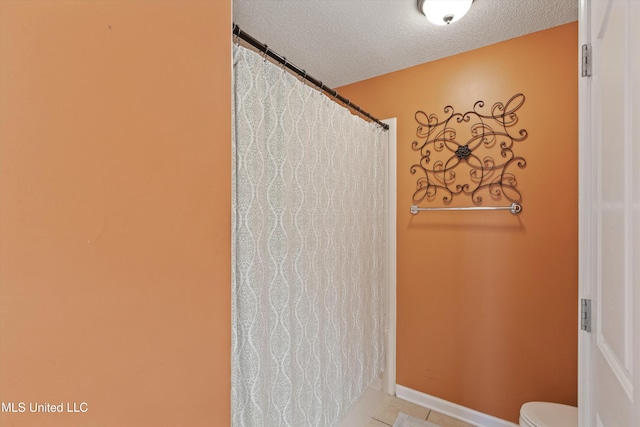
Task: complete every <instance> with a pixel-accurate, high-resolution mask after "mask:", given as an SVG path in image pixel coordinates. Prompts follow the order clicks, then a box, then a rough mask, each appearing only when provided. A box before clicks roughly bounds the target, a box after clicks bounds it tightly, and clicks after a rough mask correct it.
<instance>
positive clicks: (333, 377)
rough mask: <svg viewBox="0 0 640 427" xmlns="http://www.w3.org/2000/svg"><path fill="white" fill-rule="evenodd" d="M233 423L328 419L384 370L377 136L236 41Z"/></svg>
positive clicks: (295, 424)
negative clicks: (238, 44) (237, 44)
mask: <svg viewBox="0 0 640 427" xmlns="http://www.w3.org/2000/svg"><path fill="white" fill-rule="evenodd" d="M234 94H235V96H234V159H233V162H234V169H233V172H234V192H233V206H234V212H233V236H232V239H233V246H234V247H233V253H234V259H233V264H234V266H233V305H232V307H233V308H232V316H233V321H232V322H233V334H232V339H233V342H232V345H233V349H232V364H233V366H232V419H233V426H234V427H239V426H244V427H278V426H290V427H303V426H320V427H330V426H335V425H336V424H337V423H338V422H339V420H340V417H341V416H343V415H344V413H345V412H346V410H347V409H348V408H349V406H350V405H351V404H352V403H353V402H354V401H355V400H357V399H358V398H359V397H360V395H361V394H362V392H363V391H364V390H365V389H366V387H367V386H368V385H370V383H371V382H372V381H373V380H374V379H375V378H376V377H378V376H379V374H380V373H381V372H382V370H383V366H384V348H383V333H384V319H383V316H384V314H383V301H384V295H383V289H384V286H383V283H384V266H383V254H384V244H385V241H384V216H385V206H384V191H385V187H384V185H385V175H384V174H385V165H386V157H385V156H386V154H385V153H386V149H385V144H386V141H387V136H386V133H385V132H384V130H382V129H381V128H380V127H379V126H377V125H374V124H371V123H367V122H365V121H364V120H362V119H361V118H359V117H356V116H354V115H352V114H351V113H350V112H349V111H348V110H346V109H345V108H343V107H341V106H339V105H338V104H336V103H335V102H333V101H332V100H331V99H329V98H328V97H327V96H324V95H323V94H321V93H320V92H318V91H316V90H314V89H311V88H310V87H308V86H306V85H305V84H304V83H302V82H300V81H299V80H298V79H296V78H295V77H293V76H292V75H290V74H289V73H286V72H284V71H283V69H282V68H280V67H278V66H276V65H274V64H272V63H270V62H267V61H264V59H263V58H262V57H261V56H260V55H259V54H257V53H255V52H253V51H250V50H248V49H246V48H243V47H240V46H234Z"/></svg>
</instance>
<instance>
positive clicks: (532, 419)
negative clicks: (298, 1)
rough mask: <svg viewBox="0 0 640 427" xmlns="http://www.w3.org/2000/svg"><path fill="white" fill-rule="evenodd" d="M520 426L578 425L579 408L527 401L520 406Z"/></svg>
mask: <svg viewBox="0 0 640 427" xmlns="http://www.w3.org/2000/svg"><path fill="white" fill-rule="evenodd" d="M520 427H578V408H576V407H575V406H569V405H561V404H559V403H550V402H527V403H525V404H524V405H522V407H521V408H520Z"/></svg>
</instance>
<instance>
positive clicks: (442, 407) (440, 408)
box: [396, 384, 518, 427]
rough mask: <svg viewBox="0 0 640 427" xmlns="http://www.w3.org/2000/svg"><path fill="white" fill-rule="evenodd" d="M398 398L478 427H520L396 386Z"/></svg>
mask: <svg viewBox="0 0 640 427" xmlns="http://www.w3.org/2000/svg"><path fill="white" fill-rule="evenodd" d="M396 396H397V397H399V398H400V399H404V400H406V401H408V402H411V403H415V404H416V405H420V406H424V407H426V408H429V409H433V410H434V411H436V412H440V413H441V414H444V415H448V416H450V417H453V418H457V419H459V420H460V421H464V422H465V423H469V424H473V425H475V426H478V427H518V425H517V424H514V423H512V422H509V421H505V420H502V419H500V418H496V417H494V416H491V415H487V414H483V413H482V412H478V411H476V410H473V409H469V408H466V407H464V406H460V405H458V404H457V403H453V402H449V401H446V400H444V399H440V398H439V397H435V396H430V395H428V394H425V393H422V392H420V391H416V390H412V389H410V388H408V387H404V386H401V385H397V384H396Z"/></svg>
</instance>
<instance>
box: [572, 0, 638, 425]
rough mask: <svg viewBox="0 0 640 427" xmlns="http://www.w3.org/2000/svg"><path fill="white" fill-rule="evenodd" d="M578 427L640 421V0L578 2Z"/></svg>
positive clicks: (635, 423) (636, 422)
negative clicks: (588, 69) (586, 316)
mask: <svg viewBox="0 0 640 427" xmlns="http://www.w3.org/2000/svg"><path fill="white" fill-rule="evenodd" d="M580 5H581V12H580V18H581V23H580V29H581V31H580V39H581V43H589V42H590V43H591V46H592V75H591V77H582V78H581V81H580V251H581V255H580V293H581V298H587V299H591V301H592V302H591V304H592V307H591V309H592V326H591V332H590V333H588V332H584V331H581V332H580V394H579V406H580V426H581V427H600V426H603V427H639V426H640V362H639V360H640V232H639V230H640V0H581V2H580Z"/></svg>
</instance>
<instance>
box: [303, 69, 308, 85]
mask: <svg viewBox="0 0 640 427" xmlns="http://www.w3.org/2000/svg"><path fill="white" fill-rule="evenodd" d="M302 72H304V76H302V82H303V83H305V84H306V81H307V70H302Z"/></svg>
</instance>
